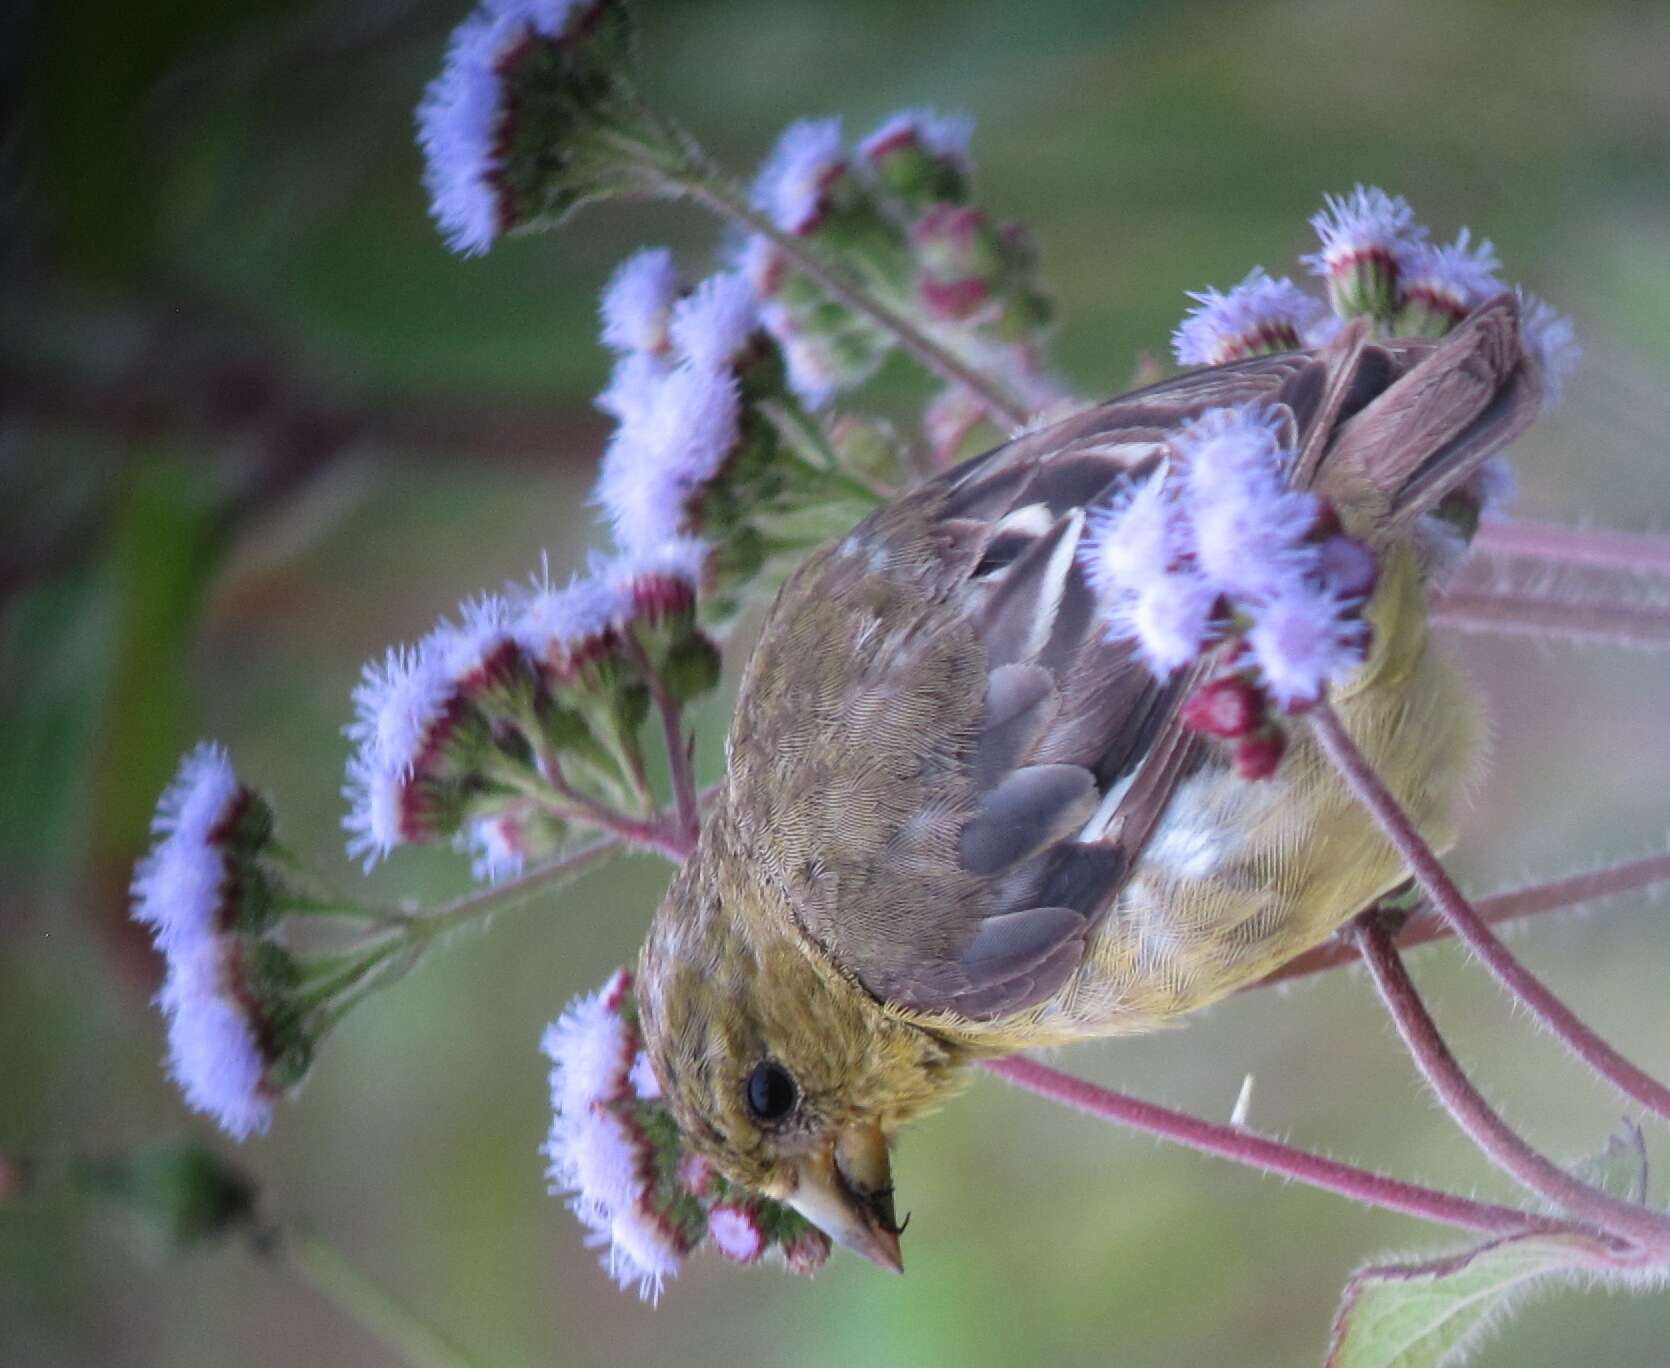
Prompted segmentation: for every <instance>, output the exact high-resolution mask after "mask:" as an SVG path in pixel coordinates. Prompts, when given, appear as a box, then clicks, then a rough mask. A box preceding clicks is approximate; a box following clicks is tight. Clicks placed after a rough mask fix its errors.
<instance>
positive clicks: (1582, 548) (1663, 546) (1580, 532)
mask: <svg viewBox="0 0 1670 1368" xmlns="http://www.w3.org/2000/svg"><path fill="white" fill-rule="evenodd" d="M1473 547H1474V549H1475V550H1478V551H1483V552H1485V553H1487V554H1489V555H1497V556H1523V557H1524V558H1525V559H1527V560H1542V561H1554V562H1557V563H1558V564H1561V565H1575V566H1583V567H1585V568H1588V569H1593V570H1629V571H1634V572H1636V573H1646V574H1656V575H1670V540H1666V539H1665V538H1663V537H1653V536H1645V535H1643V534H1641V533H1639V532H1613V531H1609V530H1606V529H1596V528H1583V527H1563V526H1561V525H1560V524H1559V523H1546V522H1517V521H1516V522H1495V521H1491V520H1487V521H1485V522H1482V523H1480V524H1479V530H1478V531H1477V532H1476V533H1474V535H1473Z"/></svg>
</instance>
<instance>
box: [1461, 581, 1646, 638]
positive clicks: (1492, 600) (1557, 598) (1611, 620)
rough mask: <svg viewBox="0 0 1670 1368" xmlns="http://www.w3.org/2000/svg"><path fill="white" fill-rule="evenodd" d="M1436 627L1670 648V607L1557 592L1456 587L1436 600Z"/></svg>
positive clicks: (1500, 634) (1502, 634)
mask: <svg viewBox="0 0 1670 1368" xmlns="http://www.w3.org/2000/svg"><path fill="white" fill-rule="evenodd" d="M1431 621H1432V623H1433V624H1434V625H1435V626H1439V627H1453V628H1455V629H1456V630H1457V631H1462V632H1483V633H1489V634H1494V635H1497V636H1536V637H1563V638H1565V639H1566V640H1568V641H1596V642H1609V643H1611V644H1612V645H1616V646H1634V647H1640V648H1643V649H1647V650H1666V649H1670V608H1663V607H1657V606H1655V605H1653V604H1644V603H1643V604H1635V603H1603V602H1601V601H1599V600H1597V599H1592V598H1576V597H1568V596H1564V595H1558V594H1531V593H1520V592H1508V593H1498V592H1494V591H1492V590H1488V589H1452V590H1448V591H1446V592H1445V593H1444V594H1443V595H1441V596H1440V597H1439V598H1437V599H1435V600H1434V601H1433V604H1432V611H1431Z"/></svg>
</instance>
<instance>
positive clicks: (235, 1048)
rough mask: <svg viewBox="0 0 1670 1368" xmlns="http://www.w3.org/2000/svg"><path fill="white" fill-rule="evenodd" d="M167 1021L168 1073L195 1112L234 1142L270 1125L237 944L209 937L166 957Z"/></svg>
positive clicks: (262, 1058) (268, 1096)
mask: <svg viewBox="0 0 1670 1368" xmlns="http://www.w3.org/2000/svg"><path fill="white" fill-rule="evenodd" d="M157 1002H158V1004H159V1005H160V1006H161V1007H162V1010H163V1013H164V1015H165V1016H166V1017H167V1018H168V1072H169V1075H170V1077H172V1078H173V1079H174V1081H175V1083H177V1084H178V1085H179V1088H180V1091H181V1093H183V1094H184V1096H185V1099H186V1102H187V1103H188V1104H189V1105H190V1106H191V1107H192V1108H193V1110H195V1111H200V1112H203V1113H204V1114H206V1115H208V1116H212V1117H213V1118H214V1119H215V1120H216V1121H217V1122H218V1123H219V1124H220V1126H221V1128H222V1129H223V1130H224V1131H226V1133H227V1134H228V1135H230V1136H232V1137H233V1138H234V1139H237V1140H245V1139H248V1138H249V1136H251V1135H252V1134H264V1133H265V1132H266V1130H267V1128H268V1127H269V1126H270V1125H271V1124H272V1110H273V1108H272V1092H271V1090H270V1089H269V1087H268V1086H267V1081H266V1075H267V1064H268V1060H267V1057H266V1055H265V1053H264V1052H263V1051H262V1048H261V1043H260V1039H259V1036H258V1035H257V1031H256V1022H255V1021H254V1020H252V1013H251V1008H250V1005H249V1004H248V1001H247V989H246V988H245V987H244V986H243V985H242V984H241V982H240V966H239V963H238V947H237V943H236V942H235V941H233V940H231V939H229V938H226V937H218V936H217V937H212V938H209V939H205V940H202V941H198V942H194V943H193V944H191V945H189V946H182V947H181V948H180V949H179V950H177V951H176V952H175V953H173V954H171V955H170V956H169V966H168V978H167V981H166V982H165V983H164V985H163V989H162V992H161V993H160V994H159V995H158V997H157Z"/></svg>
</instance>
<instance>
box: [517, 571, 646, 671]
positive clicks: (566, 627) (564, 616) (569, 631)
mask: <svg viewBox="0 0 1670 1368" xmlns="http://www.w3.org/2000/svg"><path fill="white" fill-rule="evenodd" d="M626 608H627V605H626V601H625V599H623V597H622V596H621V592H620V587H619V585H618V584H616V583H615V581H614V579H613V578H612V577H611V576H610V575H608V574H606V573H599V572H597V571H592V572H588V573H587V574H584V575H575V576H572V577H571V578H570V579H569V581H568V583H567V584H566V585H564V586H563V587H562V588H560V589H559V588H557V587H556V586H555V585H554V584H552V582H551V577H550V571H549V570H548V569H547V570H545V571H544V572H542V573H541V574H540V575H539V576H538V577H536V578H535V579H534V580H533V581H532V582H531V583H530V584H529V586H528V588H527V589H526V590H525V591H524V592H523V593H521V594H520V595H519V596H518V597H517V600H516V612H515V617H514V619H513V620H512V622H511V624H510V634H511V637H512V639H514V640H515V642H516V644H517V645H518V646H520V647H521V648H522V650H523V651H525V652H526V653H527V654H528V656H529V657H530V658H531V659H532V660H533V661H534V662H535V663H536V664H538V665H539V666H540V667H541V668H542V669H544V670H546V671H548V672H549V673H551V674H552V675H554V676H556V677H559V678H566V677H569V676H571V675H572V674H573V673H574V672H575V671H576V670H578V669H580V668H582V667H583V666H585V665H586V664H588V663H590V662H591V661H592V660H593V659H595V658H596V657H598V656H600V655H604V654H607V653H609V652H610V651H611V650H612V649H613V639H614V633H615V629H616V627H617V626H618V625H619V623H620V622H621V620H622V618H623V617H624V616H625V613H626Z"/></svg>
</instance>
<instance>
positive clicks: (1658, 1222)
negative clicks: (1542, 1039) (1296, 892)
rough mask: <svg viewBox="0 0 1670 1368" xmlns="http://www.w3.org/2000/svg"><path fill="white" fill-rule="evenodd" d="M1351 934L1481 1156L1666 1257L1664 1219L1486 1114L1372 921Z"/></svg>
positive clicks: (1669, 1250) (1362, 921)
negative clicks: (1582, 1177)
mask: <svg viewBox="0 0 1670 1368" xmlns="http://www.w3.org/2000/svg"><path fill="white" fill-rule="evenodd" d="M1352 934H1353V936H1354V937H1355V939H1356V941H1357V946H1358V949H1359V951H1360V952H1361V953H1362V956H1363V959H1364V961H1365V962H1366V963H1367V964H1368V967H1369V972H1370V973H1371V974H1373V976H1374V983H1375V987H1377V988H1378V989H1379V990H1380V996H1381V998H1382V999H1383V1000H1384V1001H1385V1003H1386V1009H1387V1011H1389V1012H1390V1013H1391V1016H1392V1020H1393V1021H1394V1022H1395V1023H1396V1025H1397V1030H1398V1034H1399V1035H1400V1036H1401V1037H1402V1038H1403V1043H1404V1045H1405V1046H1406V1047H1408V1050H1409V1054H1410V1056H1411V1058H1413V1059H1414V1061H1415V1065H1416V1067H1417V1068H1419V1069H1420V1071H1421V1075H1422V1077H1424V1078H1425V1079H1426V1081H1427V1083H1428V1084H1429V1085H1430V1086H1431V1088H1432V1090H1433V1092H1435V1093H1437V1094H1438V1098H1439V1100H1440V1101H1441V1102H1442V1103H1443V1104H1444V1107H1445V1110H1447V1111H1448V1112H1449V1113H1450V1115H1451V1117H1453V1118H1454V1120H1455V1122H1456V1124H1457V1125H1458V1126H1460V1127H1461V1129H1462V1130H1463V1131H1464V1132H1466V1134H1467V1136H1468V1138H1469V1139H1471V1140H1472V1141H1473V1143H1474V1144H1475V1145H1477V1146H1478V1147H1479V1149H1480V1150H1481V1151H1483V1153H1484V1155H1485V1156H1486V1157H1487V1158H1488V1159H1489V1160H1490V1161H1491V1162H1492V1163H1494V1164H1495V1165H1496V1166H1497V1167H1498V1168H1500V1169H1502V1170H1503V1171H1504V1172H1505V1173H1508V1174H1509V1175H1511V1176H1512V1177H1513V1178H1515V1179H1516V1180H1517V1181H1519V1182H1520V1183H1521V1184H1523V1185H1524V1186H1525V1187H1527V1188H1529V1189H1530V1190H1531V1191H1532V1192H1535V1193H1537V1194H1538V1195H1539V1196H1541V1197H1543V1198H1545V1199H1546V1200H1548V1201H1550V1202H1552V1203H1554V1204H1555V1205H1556V1206H1559V1207H1561V1208H1563V1209H1564V1210H1566V1211H1569V1212H1570V1213H1571V1214H1572V1215H1573V1216H1575V1217H1577V1218H1578V1219H1579V1220H1581V1221H1583V1222H1585V1223H1587V1224H1589V1225H1592V1226H1594V1227H1595V1228H1597V1229H1598V1230H1600V1231H1602V1232H1603V1233H1606V1234H1613V1235H1618V1236H1621V1237H1623V1238H1625V1239H1627V1240H1629V1241H1631V1242H1634V1243H1636V1244H1638V1245H1640V1246H1642V1247H1643V1248H1644V1249H1645V1250H1650V1251H1653V1252H1654V1253H1656V1254H1658V1255H1659V1256H1661V1257H1670V1219H1667V1218H1665V1217H1663V1216H1661V1215H1659V1214H1658V1213H1657V1212H1653V1211H1648V1210H1647V1209H1646V1208H1644V1207H1639V1206H1636V1205H1635V1204H1634V1203H1632V1202H1625V1201H1622V1200H1620V1199H1619V1198H1616V1197H1611V1196H1609V1195H1607V1194H1606V1193H1604V1192H1601V1191H1600V1190H1599V1189H1598V1188H1592V1187H1590V1186H1589V1185H1588V1184H1587V1183H1584V1182H1581V1181H1579V1180H1578V1179H1577V1178H1574V1177H1573V1176H1572V1175H1571V1174H1569V1173H1567V1172H1566V1171H1565V1170H1564V1169H1563V1168H1561V1167H1560V1166H1559V1165H1558V1164H1556V1163H1554V1162H1553V1160H1551V1159H1548V1158H1546V1157H1545V1156H1544V1155H1542V1154H1539V1153H1538V1152H1537V1151H1536V1150H1534V1149H1532V1148H1531V1147H1530V1146H1529V1145H1528V1144H1526V1143H1525V1141H1524V1140H1523V1139H1521V1138H1520V1136H1519V1135H1518V1134H1517V1133H1516V1132H1515V1131H1514V1130H1513V1128H1512V1127H1510V1126H1509V1125H1508V1124H1507V1122H1505V1121H1503V1120H1502V1118H1501V1117H1500V1116H1499V1115H1497V1113H1496V1112H1495V1111H1493V1110H1492V1109H1491V1106H1490V1104H1489V1103H1488V1102H1486V1101H1485V1100H1484V1098H1483V1097H1482V1096H1480V1094H1479V1091H1478V1089H1476V1088H1475V1087H1474V1086H1473V1085H1472V1083H1470V1082H1469V1081H1468V1079H1467V1076H1466V1074H1464V1073H1463V1072H1462V1070H1461V1066H1460V1065H1458V1064H1457V1063H1456V1060H1455V1056H1454V1055H1452V1054H1451V1053H1450V1048H1449V1046H1448V1045H1446V1044H1445V1043H1444V1038H1443V1036H1442V1035H1440V1034H1439V1032H1438V1027H1437V1025H1436V1024H1435V1023H1434V1022H1433V1020H1432V1017H1431V1015H1430V1014H1429V1013H1428V1012H1427V1010H1426V1007H1425V1005H1424V1004H1423V1003H1422V1002H1421V997H1420V994H1419V993H1418V992H1417V991H1416V989H1415V985H1414V983H1413V981H1412V980H1411V979H1410V977H1409V972H1408V970H1406V969H1405V968H1404V967H1403V961H1402V960H1401V959H1399V958H1398V953H1397V948H1396V947H1395V946H1394V945H1393V944H1392V938H1391V935H1390V933H1389V932H1387V930H1386V929H1385V928H1384V927H1383V926H1381V925H1380V924H1379V920H1378V917H1377V914H1376V913H1374V912H1372V911H1371V912H1366V913H1364V914H1363V915H1362V916H1361V917H1359V918H1358V919H1357V921H1356V922H1355V924H1354V925H1353V927H1352Z"/></svg>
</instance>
